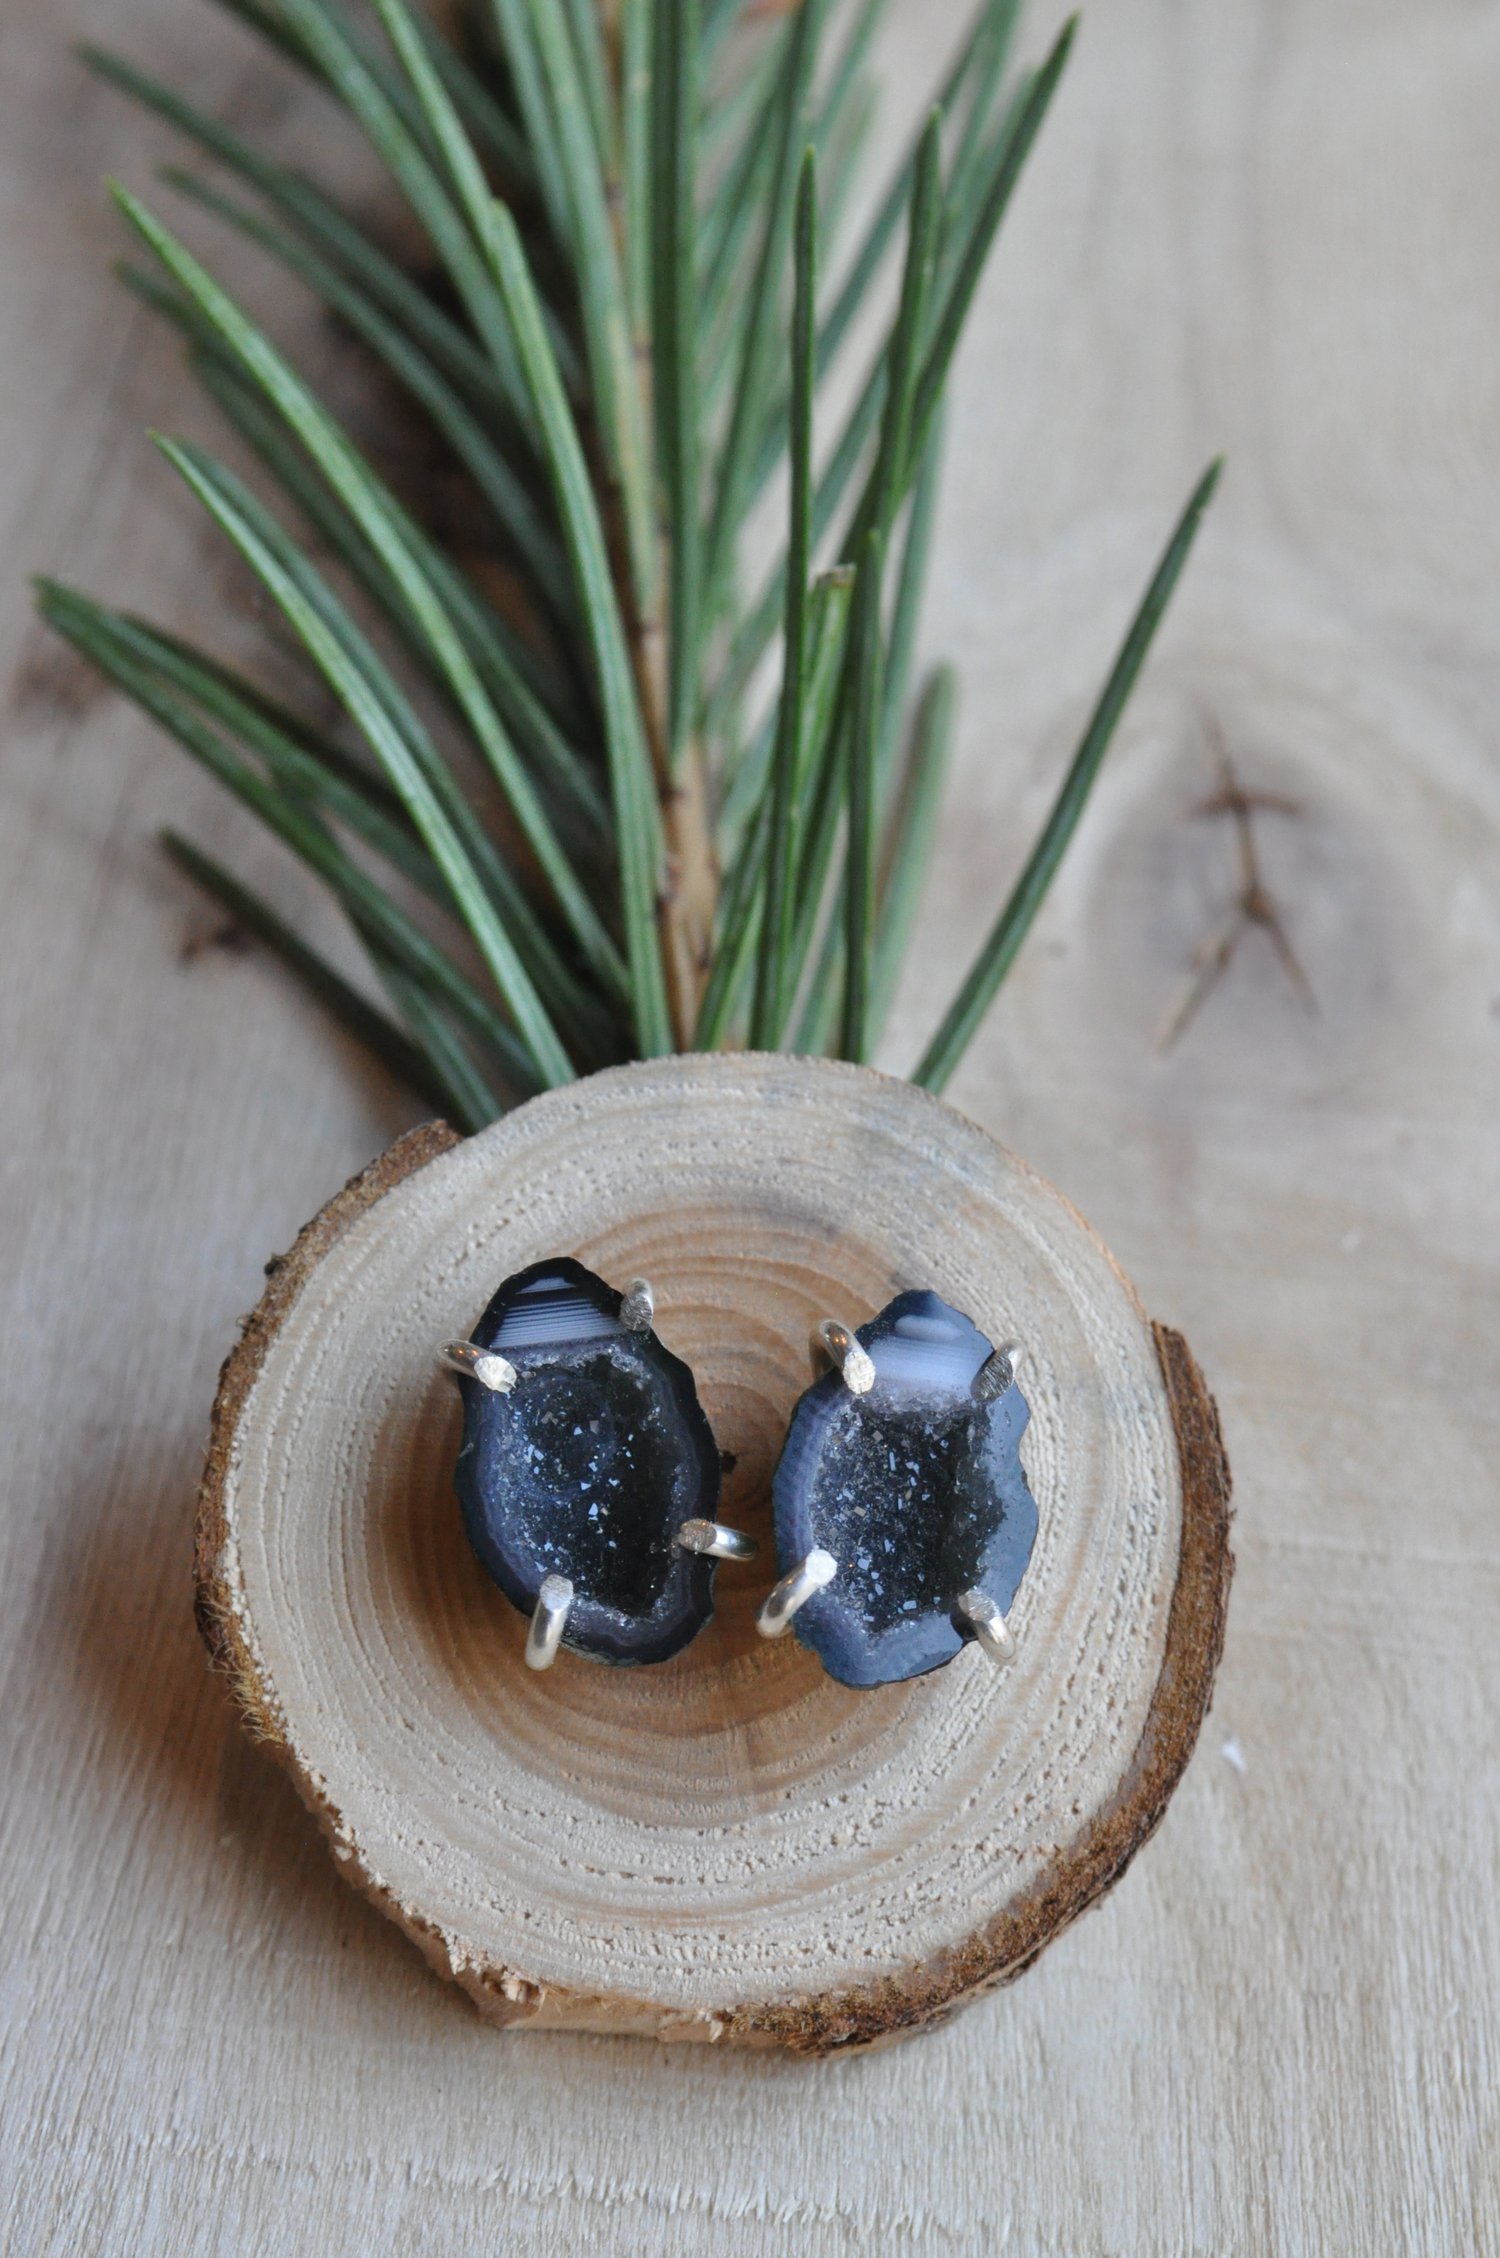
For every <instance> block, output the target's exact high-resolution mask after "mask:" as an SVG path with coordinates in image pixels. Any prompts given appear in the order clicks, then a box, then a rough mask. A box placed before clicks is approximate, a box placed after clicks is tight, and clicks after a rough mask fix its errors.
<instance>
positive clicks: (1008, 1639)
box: [953, 1591, 1016, 1669]
mask: <svg viewBox="0 0 1500 2258" xmlns="http://www.w3.org/2000/svg"><path fill="white" fill-rule="evenodd" d="M953 1612H954V1614H955V1615H956V1616H957V1617H958V1618H959V1621H960V1622H961V1623H964V1624H966V1625H967V1627H968V1629H969V1630H971V1631H972V1632H973V1634H974V1640H975V1644H976V1645H978V1646H981V1647H983V1649H984V1651H985V1653H986V1654H987V1655H988V1656H989V1658H990V1660H991V1662H993V1663H994V1664H995V1665H996V1666H997V1668H1000V1669H1004V1667H1005V1666H1006V1664H1007V1663H1011V1662H1014V1661H1015V1659H1016V1641H1015V1634H1014V1632H1013V1631H1012V1630H1011V1629H1010V1627H1009V1626H1008V1624H1007V1623H1006V1620H1005V1617H1004V1616H1003V1615H1002V1614H1001V1612H1000V1610H999V1608H998V1607H997V1606H996V1605H995V1603H994V1601H993V1600H992V1599H991V1598H990V1596H989V1594H988V1592H977V1591H971V1592H960V1593H959V1595H958V1597H957V1599H956V1600H955V1601H954V1602H953Z"/></svg>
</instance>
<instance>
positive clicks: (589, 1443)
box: [454, 1257, 719, 1662]
mask: <svg viewBox="0 0 1500 2258" xmlns="http://www.w3.org/2000/svg"><path fill="white" fill-rule="evenodd" d="M623 1298H624V1297H623V1296H622V1295H620V1294H617V1293H616V1292H615V1291H614V1290H613V1288H612V1287H609V1286H606V1285H605V1283H604V1281H603V1279H602V1278H596V1277H595V1276H594V1274H593V1272H592V1271H591V1270H585V1269H584V1267H583V1265H582V1264H581V1263H579V1262H574V1261H571V1260H569V1259H566V1258H562V1257H559V1258H556V1259H554V1260H552V1261H549V1262H538V1263H533V1265H532V1266H531V1268H530V1269H529V1270H522V1271H518V1272H517V1274H516V1276H515V1277H514V1278H507V1279H506V1281H505V1284H504V1285H503V1286H502V1287H501V1288H500V1291H499V1292H498V1293H497V1294H496V1296H495V1298H494V1300H493V1301H492V1302H491V1303H490V1305H489V1308H488V1309H487V1310H486V1311H485V1313H484V1315H483V1317H481V1318H480V1320H479V1323H478V1324H477V1325H476V1326H475V1328H474V1331H473V1334H472V1336H471V1338H472V1339H473V1341H474V1343H475V1345H476V1346H477V1347H479V1348H483V1349H491V1350H494V1351H496V1352H498V1353H499V1354H500V1355H501V1356H503V1357H505V1358H506V1359H507V1361H508V1362H509V1363H511V1364H513V1365H514V1366H515V1369H516V1384H515V1386H514V1388H513V1389H512V1390H511V1391H510V1393H509V1394H508V1395H499V1394H496V1393H494V1392H493V1391H492V1390H491V1389H488V1388H485V1387H482V1386H481V1385H480V1383H479V1381H477V1380H475V1379H471V1378H461V1379H460V1380H459V1383H458V1384H459V1387H460V1389H461V1391H462V1393H463V1404H464V1439H463V1447H462V1449H461V1450H460V1451H459V1454H458V1465H457V1468H456V1470H455V1474H454V1484H455V1487H456V1489H457V1491H458V1502H459V1505H460V1506H461V1508H462V1510H463V1519H464V1527H465V1529H466V1530H467V1531H468V1536H469V1542H470V1543H471V1544H472V1545H473V1547H474V1550H475V1552H476V1553H477V1554H478V1555H479V1558H480V1561H481V1562H482V1563H483V1565H484V1567H485V1568H486V1569H488V1571H489V1573H490V1575H491V1576H493V1577H494V1579H495V1582H496V1583H497V1584H498V1585H499V1586H500V1588H501V1590H502V1591H503V1592H504V1593H505V1595H506V1597H507V1599H509V1600H511V1601H512V1602H513V1603H514V1604H515V1606H517V1607H518V1608H520V1609H521V1611H522V1613H523V1614H525V1615H530V1614H531V1612H532V1610H533V1608H534V1607H535V1605H536V1600H537V1594H538V1593H539V1591H540V1590H541V1585H542V1579H543V1577H544V1576H548V1575H558V1576H566V1577H567V1578H568V1580H569V1582H570V1583H571V1584H572V1586H573V1595H574V1596H573V1604H572V1606H571V1608H570V1609H569V1612H568V1620H567V1626H566V1629H565V1630H564V1632H563V1644H564V1646H569V1647H573V1648H576V1649H577V1651H578V1652H579V1653H582V1654H591V1655H593V1656H595V1657H596V1658H597V1659H598V1660H599V1661H601V1662H664V1661H665V1660H666V1659H667V1657H668V1656H669V1655H673V1654H676V1653H677V1651H678V1650H679V1648H681V1647H684V1646H686V1645H687V1643H688V1640H689V1639H691V1638H692V1637H693V1636H694V1634H695V1633H696V1632H698V1631H700V1630H701V1629H702V1628H703V1625H704V1624H705V1623H706V1622H707V1621H708V1619H709V1617H710V1616H711V1615H712V1613H713V1586H714V1562H713V1561H712V1560H711V1559H709V1558H707V1557H706V1556H704V1555H703V1554H701V1553H694V1552H685V1551H681V1550H679V1548H678V1547H677V1546H676V1545H675V1544H674V1543H673V1538H674V1536H675V1534H676V1532H677V1530H678V1529H679V1528H680V1527H681V1525H682V1523H683V1522H684V1521H688V1520H692V1519H694V1518H701V1519H703V1520H708V1521H711V1520H712V1519H713V1518H714V1514H715V1508H716V1507H717V1505H718V1500H719V1453H718V1450H717V1448H716V1447H715V1444H714V1438H713V1434H712V1431H711V1429H710V1427H709V1424H708V1421H707V1419H706V1418H705V1417H704V1415H703V1408H702V1406H701V1404H700V1403H699V1401H698V1395H697V1390H696V1389H695V1388H694V1386H693V1376H692V1373H691V1372H690V1371H689V1370H688V1368H687V1366H686V1365H685V1364H684V1363H682V1361H681V1360H680V1359H679V1358H678V1357H675V1356H673V1355H671V1353H670V1352H669V1351H668V1350H667V1349H664V1348H663V1347H662V1344H661V1342H660V1341H659V1340H658V1339H657V1337H656V1335H655V1333H654V1332H632V1331H629V1330H627V1328H626V1327H625V1326H624V1325H623V1324H622V1322H621V1319H620V1307H621V1303H622V1300H623Z"/></svg>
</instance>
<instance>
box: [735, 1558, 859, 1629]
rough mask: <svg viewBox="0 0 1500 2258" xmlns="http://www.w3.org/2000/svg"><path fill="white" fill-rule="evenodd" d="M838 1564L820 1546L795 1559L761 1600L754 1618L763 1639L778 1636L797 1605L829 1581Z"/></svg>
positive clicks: (831, 1580)
mask: <svg viewBox="0 0 1500 2258" xmlns="http://www.w3.org/2000/svg"><path fill="white" fill-rule="evenodd" d="M838 1572H839V1564H838V1562H837V1561H836V1560H835V1559H834V1557H833V1554H832V1553H831V1552H824V1551H823V1550H822V1548H821V1546H820V1547H818V1548H816V1549H815V1550H814V1551H812V1552H810V1553H809V1554H808V1556H807V1558H806V1559H805V1560H799V1561H798V1563H797V1565H796V1567H795V1568H794V1569H793V1570H792V1572H791V1574H790V1575H789V1576H783V1577H782V1579H781V1582H780V1583H779V1584H776V1585H774V1586H773V1587H772V1589H771V1590H770V1591H769V1592H768V1593H767V1594H766V1596H765V1598H764V1599H763V1600H762V1602H761V1607H760V1613H759V1614H758V1615H757V1616H756V1618H755V1628H756V1629H757V1631H759V1633H760V1635H761V1637H762V1638H763V1639H779V1638H780V1636H781V1634H782V1632H783V1631H784V1630H785V1629H786V1628H787V1625H788V1624H789V1623H790V1622H791V1620H792V1617H793V1616H794V1615H795V1614H796V1612H797V1610H798V1608H799V1607H805V1606H806V1605H807V1603H808V1601H809V1600H810V1599H811V1598H812V1596H813V1594H814V1593H815V1592H820V1591H822V1590H823V1589H824V1587H825V1586H826V1585H828V1584H831V1583H832V1582H833V1579H834V1577H835V1576H836V1575H837V1574H838Z"/></svg>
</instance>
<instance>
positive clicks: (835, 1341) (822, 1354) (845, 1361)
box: [812, 1317, 875, 1396]
mask: <svg viewBox="0 0 1500 2258" xmlns="http://www.w3.org/2000/svg"><path fill="white" fill-rule="evenodd" d="M812 1354H813V1363H814V1364H815V1365H816V1366H817V1367H818V1369H819V1370H820V1371H821V1370H822V1369H823V1368H824V1367H826V1366H827V1365H830V1364H831V1365H832V1366H833V1367H834V1369H835V1371H837V1372H838V1373H840V1374H841V1375H842V1377H843V1382H844V1386H845V1387H846V1388H847V1389H848V1390H849V1393H850V1395H851V1396H867V1395H868V1394H869V1392H870V1390H871V1389H872V1388H873V1387H874V1385H875V1367H874V1364H873V1363H872V1362H871V1360H870V1352H869V1350H868V1349H864V1348H861V1347H860V1345H859V1342H858V1341H857V1340H856V1339H855V1338H854V1334H853V1331H852V1330H851V1328H850V1327H849V1326H847V1325H841V1324H840V1323H839V1320H838V1319H837V1318H836V1317H825V1318H824V1319H823V1321H822V1323H821V1324H820V1325H815V1326H814V1327H813V1337H812Z"/></svg>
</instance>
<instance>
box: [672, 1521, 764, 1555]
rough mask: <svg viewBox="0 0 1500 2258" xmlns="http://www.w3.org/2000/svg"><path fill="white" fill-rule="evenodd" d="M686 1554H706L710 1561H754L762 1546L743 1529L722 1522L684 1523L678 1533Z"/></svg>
mask: <svg viewBox="0 0 1500 2258" xmlns="http://www.w3.org/2000/svg"><path fill="white" fill-rule="evenodd" d="M677 1543H678V1544H680V1545H681V1547H682V1549H683V1551H684V1552H706V1553H707V1554H708V1557H709V1559H710V1560H753V1559H754V1558H755V1556H756V1554H757V1553H758V1552H759V1550H760V1546H759V1545H758V1544H757V1543H756V1541H755V1539H754V1538H753V1537H747V1536H746V1534H745V1532H744V1530H743V1529H730V1528H728V1527H726V1525H725V1524H724V1523H723V1522H722V1521H684V1522H683V1524H682V1527H681V1528H680V1529H679V1530H678V1532H677Z"/></svg>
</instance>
